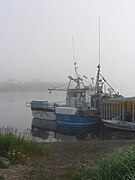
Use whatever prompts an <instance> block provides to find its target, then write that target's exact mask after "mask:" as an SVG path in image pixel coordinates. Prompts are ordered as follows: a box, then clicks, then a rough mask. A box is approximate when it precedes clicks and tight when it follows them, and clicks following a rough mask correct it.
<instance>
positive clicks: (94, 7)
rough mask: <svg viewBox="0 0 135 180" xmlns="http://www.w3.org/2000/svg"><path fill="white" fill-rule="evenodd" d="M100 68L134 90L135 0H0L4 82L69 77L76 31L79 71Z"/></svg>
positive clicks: (0, 76) (128, 91) (117, 84)
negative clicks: (99, 62) (98, 66)
mask: <svg viewBox="0 0 135 180" xmlns="http://www.w3.org/2000/svg"><path fill="white" fill-rule="evenodd" d="M99 16H100V26H101V27H100V33H101V38H100V40H101V46H100V47H101V72H102V74H103V75H104V76H105V77H106V79H107V80H108V81H109V82H110V84H111V85H112V86H113V87H114V88H115V89H116V91H120V93H122V94H124V95H126V96H133V95H135V1H134V0H0V82H2V81H6V80H7V79H14V80H16V81H26V80H27V81H29V80H35V79H40V80H44V81H64V82H65V81H67V76H68V75H74V68H73V52H72V36H73V37H74V44H75V57H76V61H77V64H78V67H79V72H80V74H81V75H86V76H88V77H89V79H90V78H91V77H93V76H95V75H96V70H97V69H96V66H97V65H98V60H99V49H98V47H99Z"/></svg>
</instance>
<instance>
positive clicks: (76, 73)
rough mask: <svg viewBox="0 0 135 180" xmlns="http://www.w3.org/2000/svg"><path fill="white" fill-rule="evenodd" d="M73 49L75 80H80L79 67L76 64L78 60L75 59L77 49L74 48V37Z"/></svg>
mask: <svg viewBox="0 0 135 180" xmlns="http://www.w3.org/2000/svg"><path fill="white" fill-rule="evenodd" d="M72 47H73V60H74V69H75V78H78V77H79V74H78V71H77V69H78V67H77V63H76V58H75V48H74V38H73V36H72Z"/></svg>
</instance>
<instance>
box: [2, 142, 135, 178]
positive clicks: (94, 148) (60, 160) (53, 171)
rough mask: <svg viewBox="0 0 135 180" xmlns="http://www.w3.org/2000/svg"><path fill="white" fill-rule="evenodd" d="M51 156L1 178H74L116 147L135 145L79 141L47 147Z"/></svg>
mask: <svg viewBox="0 0 135 180" xmlns="http://www.w3.org/2000/svg"><path fill="white" fill-rule="evenodd" d="M47 144H48V145H49V146H50V149H51V151H52V152H51V154H49V155H48V156H47V157H40V158H38V159H35V160H31V161H30V162H29V163H28V164H27V165H16V166H10V167H9V169H0V176H1V177H2V176H3V177H4V178H5V179H6V180H13V179H16V180H23V179H29V180H30V179H31V180H33V179H34V180H39V179H41V180H44V179H52V180H53V179H58V180H63V179H64V180H65V179H68V177H70V176H72V175H74V174H76V172H77V168H78V167H79V166H80V165H88V164H92V163H93V162H94V161H95V160H98V159H99V158H101V157H103V156H104V155H105V154H106V153H108V152H111V151H112V150H114V149H117V148H118V147H123V146H127V145H132V144H135V140H110V141H108V140H107V141H99V140H91V141H80V142H55V143H47Z"/></svg>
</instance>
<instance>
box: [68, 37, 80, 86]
mask: <svg viewBox="0 0 135 180" xmlns="http://www.w3.org/2000/svg"><path fill="white" fill-rule="evenodd" d="M72 47H73V60H74V69H75V79H73V78H72V80H74V81H75V82H76V83H77V87H76V88H77V89H80V80H82V79H81V78H80V75H79V74H78V71H77V69H78V67H77V63H76V58H75V48H74V39H73V36H72ZM68 87H69V86H68Z"/></svg>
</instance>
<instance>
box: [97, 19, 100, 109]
mask: <svg viewBox="0 0 135 180" xmlns="http://www.w3.org/2000/svg"><path fill="white" fill-rule="evenodd" d="M97 68H98V72H97V82H96V90H97V92H96V93H97V97H98V103H97V106H98V107H97V109H98V110H100V93H101V92H100V91H101V89H100V87H99V86H100V84H99V83H100V82H99V81H100V80H99V78H100V16H99V64H98V66H97Z"/></svg>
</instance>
